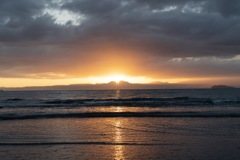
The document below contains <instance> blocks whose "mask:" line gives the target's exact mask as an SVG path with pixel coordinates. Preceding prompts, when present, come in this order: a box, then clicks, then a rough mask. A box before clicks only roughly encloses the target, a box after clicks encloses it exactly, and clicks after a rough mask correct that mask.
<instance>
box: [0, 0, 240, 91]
mask: <svg viewBox="0 0 240 160" xmlns="http://www.w3.org/2000/svg"><path fill="white" fill-rule="evenodd" d="M239 8H240V1H239V0H231V1H229V0H161V1H160V0H0V87H16V86H17V87H18V86H20V87H21V86H42V85H59V84H77V83H102V82H107V81H109V80H112V79H116V77H121V78H122V79H123V80H127V81H130V82H132V83H149V82H158V81H159V82H169V83H204V84H220V83H221V84H228V85H234V86H239V85H240V84H239V82H240V71H239V69H240V36H239V35H240V9H239Z"/></svg>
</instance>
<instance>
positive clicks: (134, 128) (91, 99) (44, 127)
mask: <svg viewBox="0 0 240 160" xmlns="http://www.w3.org/2000/svg"><path fill="white" fill-rule="evenodd" d="M0 128H1V130H0V159H4V160H5V159H6V160H8V159H26V160H30V159H93V160H94V159H116V160H120V159H163V160H164V159H196V160H198V159H199V160H202V159H216V160H221V159H222V160H227V159H229V160H238V159H240V90H239V89H185V90H184V89H180V90H173V89H170V90H98V91H5V92H1V93H0Z"/></svg>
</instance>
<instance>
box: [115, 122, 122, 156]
mask: <svg viewBox="0 0 240 160" xmlns="http://www.w3.org/2000/svg"><path fill="white" fill-rule="evenodd" d="M121 126H122V124H121V121H120V120H119V119H116V121H115V137H114V141H115V143H116V144H117V143H122V142H123V140H122V130H121ZM114 148H115V155H114V156H115V158H114V159H115V160H124V159H125V158H124V154H123V150H124V146H123V145H115V147H114Z"/></svg>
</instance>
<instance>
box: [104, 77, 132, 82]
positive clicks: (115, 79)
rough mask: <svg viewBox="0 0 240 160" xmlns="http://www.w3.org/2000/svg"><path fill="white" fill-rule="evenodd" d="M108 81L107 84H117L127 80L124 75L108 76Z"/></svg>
mask: <svg viewBox="0 0 240 160" xmlns="http://www.w3.org/2000/svg"><path fill="white" fill-rule="evenodd" d="M107 79H108V81H109V82H112V81H113V82H116V83H119V82H121V81H127V78H126V76H124V75H113V76H109V77H107Z"/></svg>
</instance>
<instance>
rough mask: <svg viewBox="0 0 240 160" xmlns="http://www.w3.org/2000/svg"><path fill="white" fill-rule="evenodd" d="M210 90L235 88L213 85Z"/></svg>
mask: <svg viewBox="0 0 240 160" xmlns="http://www.w3.org/2000/svg"><path fill="white" fill-rule="evenodd" d="M211 88H212V89H228V88H235V87H232V86H226V85H213V86H212V87H211Z"/></svg>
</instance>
